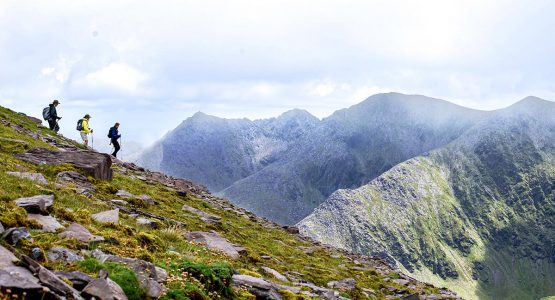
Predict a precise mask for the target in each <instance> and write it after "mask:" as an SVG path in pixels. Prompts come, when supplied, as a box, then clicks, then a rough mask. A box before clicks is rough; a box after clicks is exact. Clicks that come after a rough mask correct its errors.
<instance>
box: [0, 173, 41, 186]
mask: <svg viewBox="0 0 555 300" xmlns="http://www.w3.org/2000/svg"><path fill="white" fill-rule="evenodd" d="M8 175H12V176H17V177H19V178H24V179H28V180H32V181H35V182H37V183H39V184H43V185H48V181H47V180H46V178H44V176H43V175H42V174H41V173H25V172H8Z"/></svg>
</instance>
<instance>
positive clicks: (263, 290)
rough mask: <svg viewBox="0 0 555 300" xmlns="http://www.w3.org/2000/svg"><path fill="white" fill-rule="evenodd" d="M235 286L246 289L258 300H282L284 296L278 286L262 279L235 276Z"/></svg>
mask: <svg viewBox="0 0 555 300" xmlns="http://www.w3.org/2000/svg"><path fill="white" fill-rule="evenodd" d="M232 280H233V285H234V286H238V287H245V288H247V290H248V291H249V292H250V293H252V294H253V295H255V296H256V299H268V300H281V299H282V296H281V294H280V293H279V290H278V289H276V286H275V285H274V284H272V283H271V282H269V281H267V280H264V279H262V278H258V277H253V276H249V275H233V279H232Z"/></svg>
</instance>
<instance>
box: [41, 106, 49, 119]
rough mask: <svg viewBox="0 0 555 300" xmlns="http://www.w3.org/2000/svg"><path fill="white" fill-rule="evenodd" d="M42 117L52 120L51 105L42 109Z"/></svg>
mask: <svg viewBox="0 0 555 300" xmlns="http://www.w3.org/2000/svg"><path fill="white" fill-rule="evenodd" d="M42 117H43V118H44V120H45V121H48V120H50V107H49V106H48V107H45V108H44V109H43V110H42Z"/></svg>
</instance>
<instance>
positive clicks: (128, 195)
mask: <svg viewBox="0 0 555 300" xmlns="http://www.w3.org/2000/svg"><path fill="white" fill-rule="evenodd" d="M116 196H118V197H121V198H132V197H133V194H131V193H130V192H128V191H126V190H119V191H117V193H116Z"/></svg>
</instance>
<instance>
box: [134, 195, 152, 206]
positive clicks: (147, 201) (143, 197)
mask: <svg viewBox="0 0 555 300" xmlns="http://www.w3.org/2000/svg"><path fill="white" fill-rule="evenodd" d="M137 198H138V199H140V200H142V201H143V203H144V204H145V205H147V206H152V205H156V204H157V203H156V201H154V199H152V198H151V197H150V196H148V195H140V196H139V197H137Z"/></svg>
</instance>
